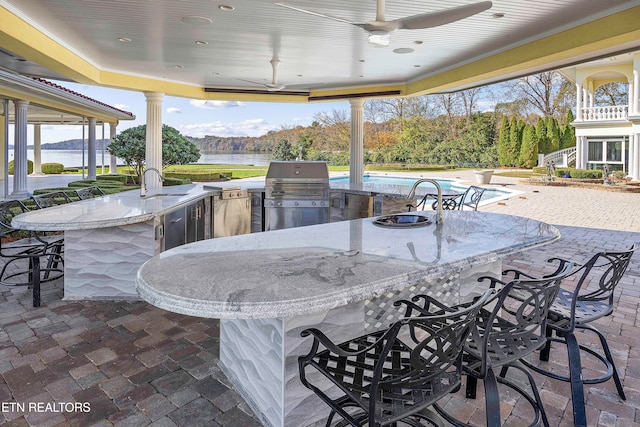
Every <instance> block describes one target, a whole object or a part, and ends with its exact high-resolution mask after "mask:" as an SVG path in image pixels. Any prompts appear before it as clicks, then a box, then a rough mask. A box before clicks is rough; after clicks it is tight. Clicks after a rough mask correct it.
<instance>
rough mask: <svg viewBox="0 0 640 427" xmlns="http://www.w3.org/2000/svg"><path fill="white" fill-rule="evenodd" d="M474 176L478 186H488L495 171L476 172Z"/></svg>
mask: <svg viewBox="0 0 640 427" xmlns="http://www.w3.org/2000/svg"><path fill="white" fill-rule="evenodd" d="M473 174H474V175H475V177H476V182H477V183H478V184H488V183H490V182H491V175H493V169H487V170H474V171H473Z"/></svg>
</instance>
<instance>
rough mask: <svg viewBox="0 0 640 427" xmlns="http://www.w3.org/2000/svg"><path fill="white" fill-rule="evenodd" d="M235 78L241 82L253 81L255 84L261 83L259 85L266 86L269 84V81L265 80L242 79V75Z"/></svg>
mask: <svg viewBox="0 0 640 427" xmlns="http://www.w3.org/2000/svg"><path fill="white" fill-rule="evenodd" d="M234 79H236V80H240V81H241V82H247V83H252V84H254V85H259V86H266V85H267V84H268V83H265V82H257V81H255V80H247V79H241V78H240V77H234Z"/></svg>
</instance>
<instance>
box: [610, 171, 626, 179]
mask: <svg viewBox="0 0 640 427" xmlns="http://www.w3.org/2000/svg"><path fill="white" fill-rule="evenodd" d="M613 177H614V178H616V179H624V178H626V177H627V173H626V172H624V171H615V172H613Z"/></svg>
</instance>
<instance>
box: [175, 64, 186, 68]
mask: <svg viewBox="0 0 640 427" xmlns="http://www.w3.org/2000/svg"><path fill="white" fill-rule="evenodd" d="M173 68H184V65H174V66H173Z"/></svg>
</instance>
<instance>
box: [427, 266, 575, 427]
mask: <svg viewBox="0 0 640 427" xmlns="http://www.w3.org/2000/svg"><path fill="white" fill-rule="evenodd" d="M571 267H572V265H571V264H567V265H565V268H564V270H562V271H560V272H558V273H559V274H558V275H556V276H554V277H549V278H544V279H531V280H514V281H511V282H509V283H505V282H502V281H500V280H498V279H495V278H491V277H484V278H481V279H479V280H487V279H488V280H491V287H499V288H500V291H499V293H498V294H497V296H496V297H495V298H493V299H492V300H491V301H489V303H493V306H492V307H491V308H483V309H482V310H481V311H480V313H479V314H478V320H477V322H476V328H475V329H474V331H472V333H471V334H470V336H469V339H468V340H467V343H466V345H465V347H464V355H465V358H464V359H465V362H464V364H463V370H464V373H465V375H466V378H467V386H466V397H467V398H472V399H475V397H476V388H477V381H478V380H482V382H483V384H484V390H485V408H486V425H487V426H489V427H498V426H500V425H501V418H500V395H499V390H498V383H500V384H503V385H505V386H507V387H509V388H511V389H512V390H514V391H515V392H517V393H518V394H520V395H521V396H522V397H523V398H524V399H526V400H527V402H528V403H529V405H530V406H531V407H532V408H533V411H534V417H533V421H532V422H531V424H530V426H539V425H540V424H541V423H542V424H543V425H545V426H546V427H548V426H549V422H548V420H547V415H546V413H545V410H544V407H543V405H542V400H541V399H540V394H539V392H538V388H537V386H536V383H535V380H534V379H533V376H532V375H531V373H530V372H529V371H528V369H527V368H526V367H525V366H524V365H523V364H522V363H521V359H522V358H523V357H525V356H526V355H528V354H531V353H532V352H534V351H536V350H538V349H540V348H541V347H543V346H544V345H545V343H546V337H545V326H546V321H547V312H548V309H549V307H550V306H551V304H552V303H553V300H554V299H555V297H556V295H557V293H558V289H559V288H560V282H561V280H562V278H563V277H564V276H566V275H567V274H568V273H569V271H570V269H571ZM507 367H513V368H516V369H518V370H519V371H521V372H522V373H523V374H524V375H525V376H526V378H527V381H528V382H529V386H530V388H531V394H529V393H528V392H527V390H525V388H524V387H522V385H521V384H520V382H518V381H515V380H514V379H510V378H508V377H507V376H506V375H501V376H500V377H498V376H497V375H496V373H495V371H494V369H496V368H503V374H506V370H504V368H507ZM434 408H435V409H436V411H437V412H438V413H439V414H440V415H441V416H442V417H443V418H444V419H445V420H447V421H448V422H450V423H451V424H453V425H455V426H470V424H467V423H465V422H463V421H461V420H459V419H456V418H455V417H454V416H453V415H452V414H450V413H448V412H447V411H446V410H445V409H444V408H443V407H441V406H439V405H437V404H434Z"/></svg>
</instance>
